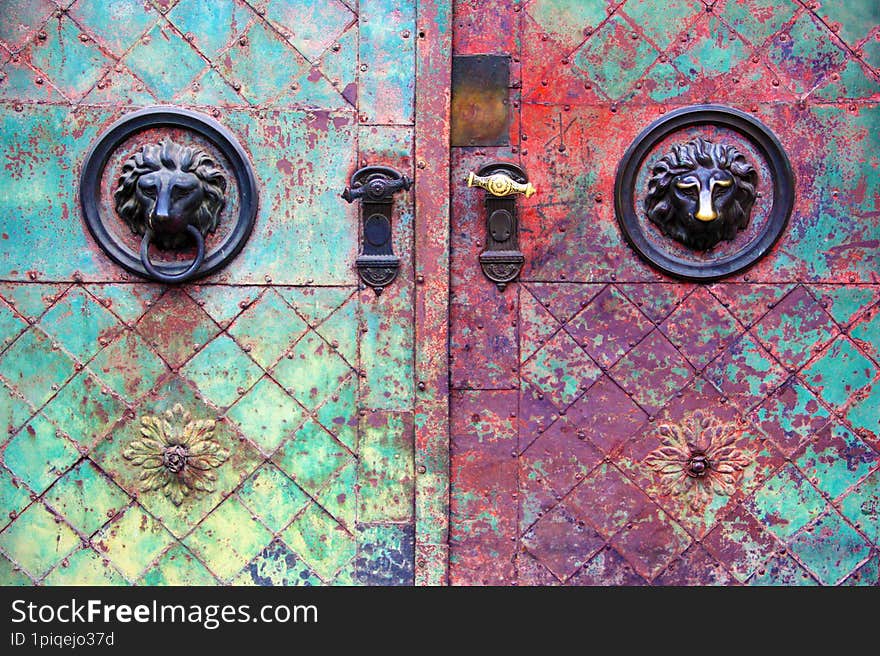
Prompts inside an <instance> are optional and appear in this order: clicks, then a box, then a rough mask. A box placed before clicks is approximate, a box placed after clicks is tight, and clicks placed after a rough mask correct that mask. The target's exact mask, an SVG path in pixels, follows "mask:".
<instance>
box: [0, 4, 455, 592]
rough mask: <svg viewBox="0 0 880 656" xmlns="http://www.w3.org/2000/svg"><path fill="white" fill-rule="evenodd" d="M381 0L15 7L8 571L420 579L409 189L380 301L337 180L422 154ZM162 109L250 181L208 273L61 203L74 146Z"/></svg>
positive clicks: (4, 313) (3, 499)
mask: <svg viewBox="0 0 880 656" xmlns="http://www.w3.org/2000/svg"><path fill="white" fill-rule="evenodd" d="M398 4H400V6H398V5H397V4H394V3H387V2H371V3H364V2H362V3H360V5H358V4H357V3H353V2H347V1H344V2H343V1H341V0H330V1H329V2H322V3H313V2H307V1H304V0H285V1H284V2H261V1H258V2H250V3H246V2H242V1H240V0H220V1H218V2H211V3H202V2H195V1H193V0H181V1H179V2H167V3H166V2H162V3H160V2H156V3H152V2H141V1H139V2H127V1H125V0H119V1H114V2H110V3H102V2H89V1H87V0H79V1H78V2H73V3H70V2H66V3H53V2H48V1H46V2H43V1H39V2H11V3H5V5H4V11H3V16H2V18H0V122H2V134H3V138H2V145H0V160H2V165H0V186H2V188H3V191H2V192H0V223H2V234H3V236H2V240H0V262H2V265H0V280H2V282H0V297H2V300H0V334H2V340H3V341H2V353H0V381H2V382H0V399H2V401H0V408H2V420H3V426H4V434H3V437H2V444H0V507H2V517H3V519H2V520H0V580H2V582H3V583H24V584H30V583H33V582H37V583H45V584H63V583H68V584H85V583H95V584H105V583H110V584H133V583H137V584H149V585H154V584H155V585H158V584H199V585H201V584H217V583H236V584H261V585H268V584H278V585H281V584H284V585H310V584H314V585H319V584H411V583H412V582H413V580H414V563H415V556H414V542H415V535H414V533H415V531H414V510H413V503H414V502H413V497H414V472H413V467H414V465H413V458H414V452H413V448H414V447H413V433H414V431H415V428H414V424H415V416H414V389H415V382H414V374H413V351H414V346H413V343H414V341H413V340H414V338H413V330H414V287H415V285H414V273H413V261H412V260H413V240H414V237H413V223H414V214H413V213H414V204H413V198H412V194H411V193H406V194H403V195H398V199H397V202H396V203H395V210H394V212H395V214H394V216H393V225H394V235H393V239H394V252H395V253H396V254H399V255H400V257H401V268H400V273H399V276H398V279H397V280H396V282H395V284H394V286H393V288H391V289H389V290H388V291H387V292H386V293H385V294H384V295H383V296H382V297H381V298H379V299H377V298H376V296H375V294H373V292H372V291H371V290H369V289H361V288H360V287H359V285H358V279H357V273H356V271H355V269H354V261H355V257H356V255H357V248H358V221H357V208H356V207H352V206H349V205H348V204H346V203H345V202H343V201H342V199H340V198H339V192H340V190H341V189H342V188H343V187H344V186H345V184H346V182H347V180H348V178H349V176H350V175H351V174H352V173H353V172H354V171H355V170H356V169H358V168H360V166H361V165H366V164H376V163H382V164H386V165H389V166H393V167H395V168H397V169H399V170H400V171H402V172H404V173H405V174H406V175H408V176H409V177H413V174H414V168H415V165H414V158H413V147H414V146H413V128H412V105H413V84H412V79H413V67H412V64H409V65H398V63H396V62H397V58H398V57H399V56H401V53H403V54H404V55H405V54H406V52H409V53H410V54H409V57H410V58H412V48H413V47H414V46H413V45H412V44H413V42H414V40H415V36H416V26H415V18H414V14H413V11H412V9H411V5H409V4H407V3H402V4H401V3H398ZM358 6H360V8H361V11H362V12H363V11H366V13H367V14H368V15H369V16H365V15H363V13H361V14H359V13H358ZM407 8H410V9H407ZM389 17H393V21H391V22H389V20H390V18H389ZM365 18H368V22H369V25H370V27H369V28H365V20H364V19H365ZM383 21H384V22H383ZM395 39H396V40H397V41H396V42H399V44H401V45H399V46H393V47H392V45H391V41H392V40H395ZM407 44H409V45H407ZM407 48H409V50H407ZM365 66H366V68H364V67H365ZM392 68H393V70H392ZM392 72H393V73H395V75H391V74H390V73H392ZM397 73H399V75H398V74H397ZM359 91H360V93H359ZM359 96H360V99H359ZM359 103H361V104H359ZM156 104H167V105H177V106H183V107H188V108H192V109H195V110H196V111H199V112H201V113H203V114H207V115H209V116H211V117H212V118H213V119H214V120H216V121H217V122H219V123H220V124H222V125H223V126H224V127H225V128H226V129H228V130H229V131H230V132H231V133H233V134H234V135H235V136H236V138H237V139H238V141H239V142H240V143H241V144H242V145H243V147H244V148H245V150H246V151H247V155H248V158H249V159H250V161H251V162H252V164H253V168H254V174H255V177H256V180H257V185H258V189H259V195H260V211H259V214H258V216H257V219H256V224H255V228H254V231H253V233H252V235H251V238H250V240H249V241H248V243H247V246H246V247H245V249H244V250H243V251H242V252H241V254H240V255H239V256H238V257H237V258H236V259H235V260H234V261H233V262H231V263H230V264H229V265H228V266H227V267H226V268H224V269H222V270H221V271H219V272H217V273H214V274H212V275H210V276H208V277H206V278H204V279H201V280H200V281H199V282H198V284H187V285H180V286H176V287H166V286H163V285H157V284H153V283H148V282H143V281H141V280H140V279H138V278H136V277H134V276H130V275H129V274H127V273H126V272H125V271H124V270H122V269H121V268H119V267H118V266H117V265H115V264H114V263H113V262H112V261H111V260H110V259H109V258H107V257H106V256H105V255H104V254H103V253H102V251H101V250H100V249H99V248H98V247H97V245H96V244H95V243H94V242H93V241H92V240H91V237H90V236H89V234H88V231H87V230H86V229H85V226H84V223H83V221H82V217H81V215H80V212H79V202H78V198H77V197H76V187H77V185H76V180H77V176H78V174H79V167H80V166H81V164H82V161H83V159H84V156H85V153H86V152H87V150H88V148H89V146H90V144H91V143H92V142H93V141H94V140H95V139H96V137H97V136H98V135H99V134H100V133H101V132H102V131H103V130H105V129H106V128H107V127H108V126H109V125H111V124H112V123H113V122H114V121H115V120H116V119H118V118H119V117H120V116H122V115H124V114H125V113H127V112H129V111H131V110H133V109H136V108H140V107H145V106H150V105H156ZM363 115H366V116H367V117H368V119H366V120H364V118H363ZM374 122H381V123H395V124H398V125H393V126H388V125H372V124H373V123H374ZM438 398H442V397H438Z"/></svg>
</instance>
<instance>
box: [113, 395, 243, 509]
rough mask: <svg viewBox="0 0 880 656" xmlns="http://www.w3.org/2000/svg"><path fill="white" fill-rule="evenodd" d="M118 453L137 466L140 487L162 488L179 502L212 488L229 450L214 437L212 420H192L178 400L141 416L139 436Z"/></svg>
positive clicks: (146, 488) (209, 490) (163, 491)
mask: <svg viewBox="0 0 880 656" xmlns="http://www.w3.org/2000/svg"><path fill="white" fill-rule="evenodd" d="M122 457H123V458H125V459H126V460H128V461H129V462H131V464H132V465H134V466H136V467H140V468H141V469H142V470H143V471H141V475H140V481H141V489H142V490H143V491H144V492H148V491H150V490H162V493H163V494H164V495H165V496H166V497H168V499H170V500H171V503H173V504H174V505H175V506H179V505H180V504H181V503H182V502H183V500H184V499H185V498H186V497H188V496H189V495H190V494H191V493H193V492H195V493H198V492H213V491H214V483H215V482H216V480H217V473H216V472H214V471H213V470H214V469H216V468H217V467H219V466H220V465H222V464H223V463H224V462H226V460H227V458H229V451H227V450H226V449H224V448H223V447H221V446H220V444H219V443H218V442H217V440H216V439H215V437H214V422H213V421H212V420H210V419H200V420H192V419H191V417H190V413H189V412H187V411H185V410H184V409H183V406H182V405H180V404H179V403H178V404H176V405H175V406H174V407H173V408H172V409H171V410H168V411H167V412H165V413H164V414H163V415H160V416H154V415H145V416H143V417H141V436H140V437H139V438H137V439H135V440H133V441H132V442H131V444H129V445H128V447H126V449H125V450H124V451H123V452H122Z"/></svg>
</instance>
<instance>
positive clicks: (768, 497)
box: [745, 464, 826, 540]
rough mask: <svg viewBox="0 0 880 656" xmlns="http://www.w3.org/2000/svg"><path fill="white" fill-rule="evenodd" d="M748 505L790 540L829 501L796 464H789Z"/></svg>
mask: <svg viewBox="0 0 880 656" xmlns="http://www.w3.org/2000/svg"><path fill="white" fill-rule="evenodd" d="M745 505H746V507H747V508H748V509H749V510H750V511H751V512H752V513H753V514H754V515H755V517H757V518H758V519H759V520H760V521H761V523H762V524H764V525H765V526H766V527H767V528H768V529H770V530H771V531H772V532H773V533H774V534H775V535H776V536H777V537H779V538H780V539H783V540H785V539H788V538H790V537H791V536H792V535H793V534H794V533H796V532H797V531H798V530H800V529H801V528H803V527H804V526H805V525H806V524H808V523H809V522H810V521H812V520H813V519H815V518H816V517H818V515H819V513H820V512H822V510H824V509H825V505H826V504H825V500H824V499H823V498H822V497H821V495H820V494H819V493H818V492H816V490H815V489H813V487H812V486H811V485H810V484H809V482H807V480H806V479H805V478H804V477H803V475H802V474H801V473H800V472H799V471H798V470H797V469H795V468H794V467H793V466H792V465H790V464H789V465H785V466H784V467H783V468H782V469H781V470H780V471H779V472H777V473H776V475H775V476H773V477H772V478H771V479H770V480H768V481H767V482H766V483H765V484H764V486H763V487H762V488H761V489H760V490H758V491H757V492H756V493H755V495H754V497H752V498H751V499H750V500H748V501H747V502H746V504H745Z"/></svg>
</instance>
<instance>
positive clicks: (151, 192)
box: [114, 139, 226, 282]
mask: <svg viewBox="0 0 880 656" xmlns="http://www.w3.org/2000/svg"><path fill="white" fill-rule="evenodd" d="M225 193H226V176H224V175H223V172H222V171H221V170H220V169H218V168H217V166H216V165H215V164H214V161H213V160H212V159H211V157H210V155H208V154H207V153H205V152H204V151H202V150H198V149H197V148H192V147H189V146H181V145H179V144H176V143H174V142H173V141H171V140H170V139H163V140H162V141H161V142H160V143H158V144H146V145H145V146H143V147H142V148H141V150H140V152H138V153H137V154H136V155H133V156H132V157H131V158H130V159H129V160H128V161H127V162H126V163H125V164H123V166H122V176H121V177H120V178H119V187H118V188H117V189H116V193H115V194H114V197H115V199H116V212H117V213H118V214H119V216H120V217H122V219H123V220H124V221H125V222H126V223H127V224H128V226H129V227H130V228H131V229H132V232H134V233H136V234H138V235H141V236H142V237H143V240H142V241H141V247H140V256H141V263H142V264H143V265H144V268H145V269H146V270H147V271H148V272H149V273H150V274H151V275H152V276H153V277H155V278H157V279H160V278H162V277H163V275H164V276H165V278H166V281H167V282H173V281H175V280H178V279H179V280H186V279H188V278H189V277H190V276H191V275H192V274H193V273H194V272H195V271H196V270H198V268H199V267H200V266H201V264H202V262H203V261H204V259H205V237H206V236H207V234H208V233H209V232H214V230H215V228H216V227H217V222H218V221H219V220H220V211H221V210H222V209H223V206H224V205H225V203H226V198H225ZM188 239H193V240H194V241H195V243H196V245H197V254H196V258H195V259H194V260H193V263H192V264H191V265H190V267H189V268H188V269H187V270H186V271H183V272H181V273H179V274H175V275H167V274H162V273H160V272H159V271H158V270H157V269H156V268H155V267H154V266H153V264H152V262H150V255H149V248H150V243H151V242H152V243H155V244H156V246H157V247H158V248H160V249H162V250H175V249H179V248H182V247H184V246H186V242H187V240H188Z"/></svg>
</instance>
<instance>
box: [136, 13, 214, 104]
mask: <svg viewBox="0 0 880 656" xmlns="http://www.w3.org/2000/svg"><path fill="white" fill-rule="evenodd" d="M124 61H125V64H126V65H127V66H128V67H129V68H131V70H132V71H134V73H135V74H136V75H137V76H138V77H140V78H141V79H142V80H143V81H144V82H145V83H146V84H147V86H148V87H149V88H150V89H151V90H152V91H153V92H154V93H155V94H156V96H157V97H158V98H159V99H161V100H170V99H171V98H172V97H173V96H174V94H175V93H177V92H178V91H179V90H181V89H182V88H183V87H184V86H185V85H186V84H187V83H188V82H190V81H191V80H192V79H193V78H194V77H195V76H196V74H197V73H199V72H200V71H202V70H204V69H205V68H207V66H208V62H207V61H205V60H204V59H203V58H202V57H201V56H200V55H199V54H198V53H197V52H196V51H195V50H193V49H192V47H190V45H189V44H188V43H187V42H186V41H184V40H183V39H181V38H180V37H179V36H178V35H177V33H176V32H175V31H174V30H172V29H169V28H168V27H165V26H164V25H163V24H161V23H160V24H159V25H157V26H156V27H154V28H153V29H152V30H150V31H149V32H148V33H147V35H146V36H145V37H144V38H143V39H141V40H140V41H138V42H137V45H135V46H134V48H133V49H132V50H131V51H130V52H129V53H128V55H126V57H125V60H124Z"/></svg>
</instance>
